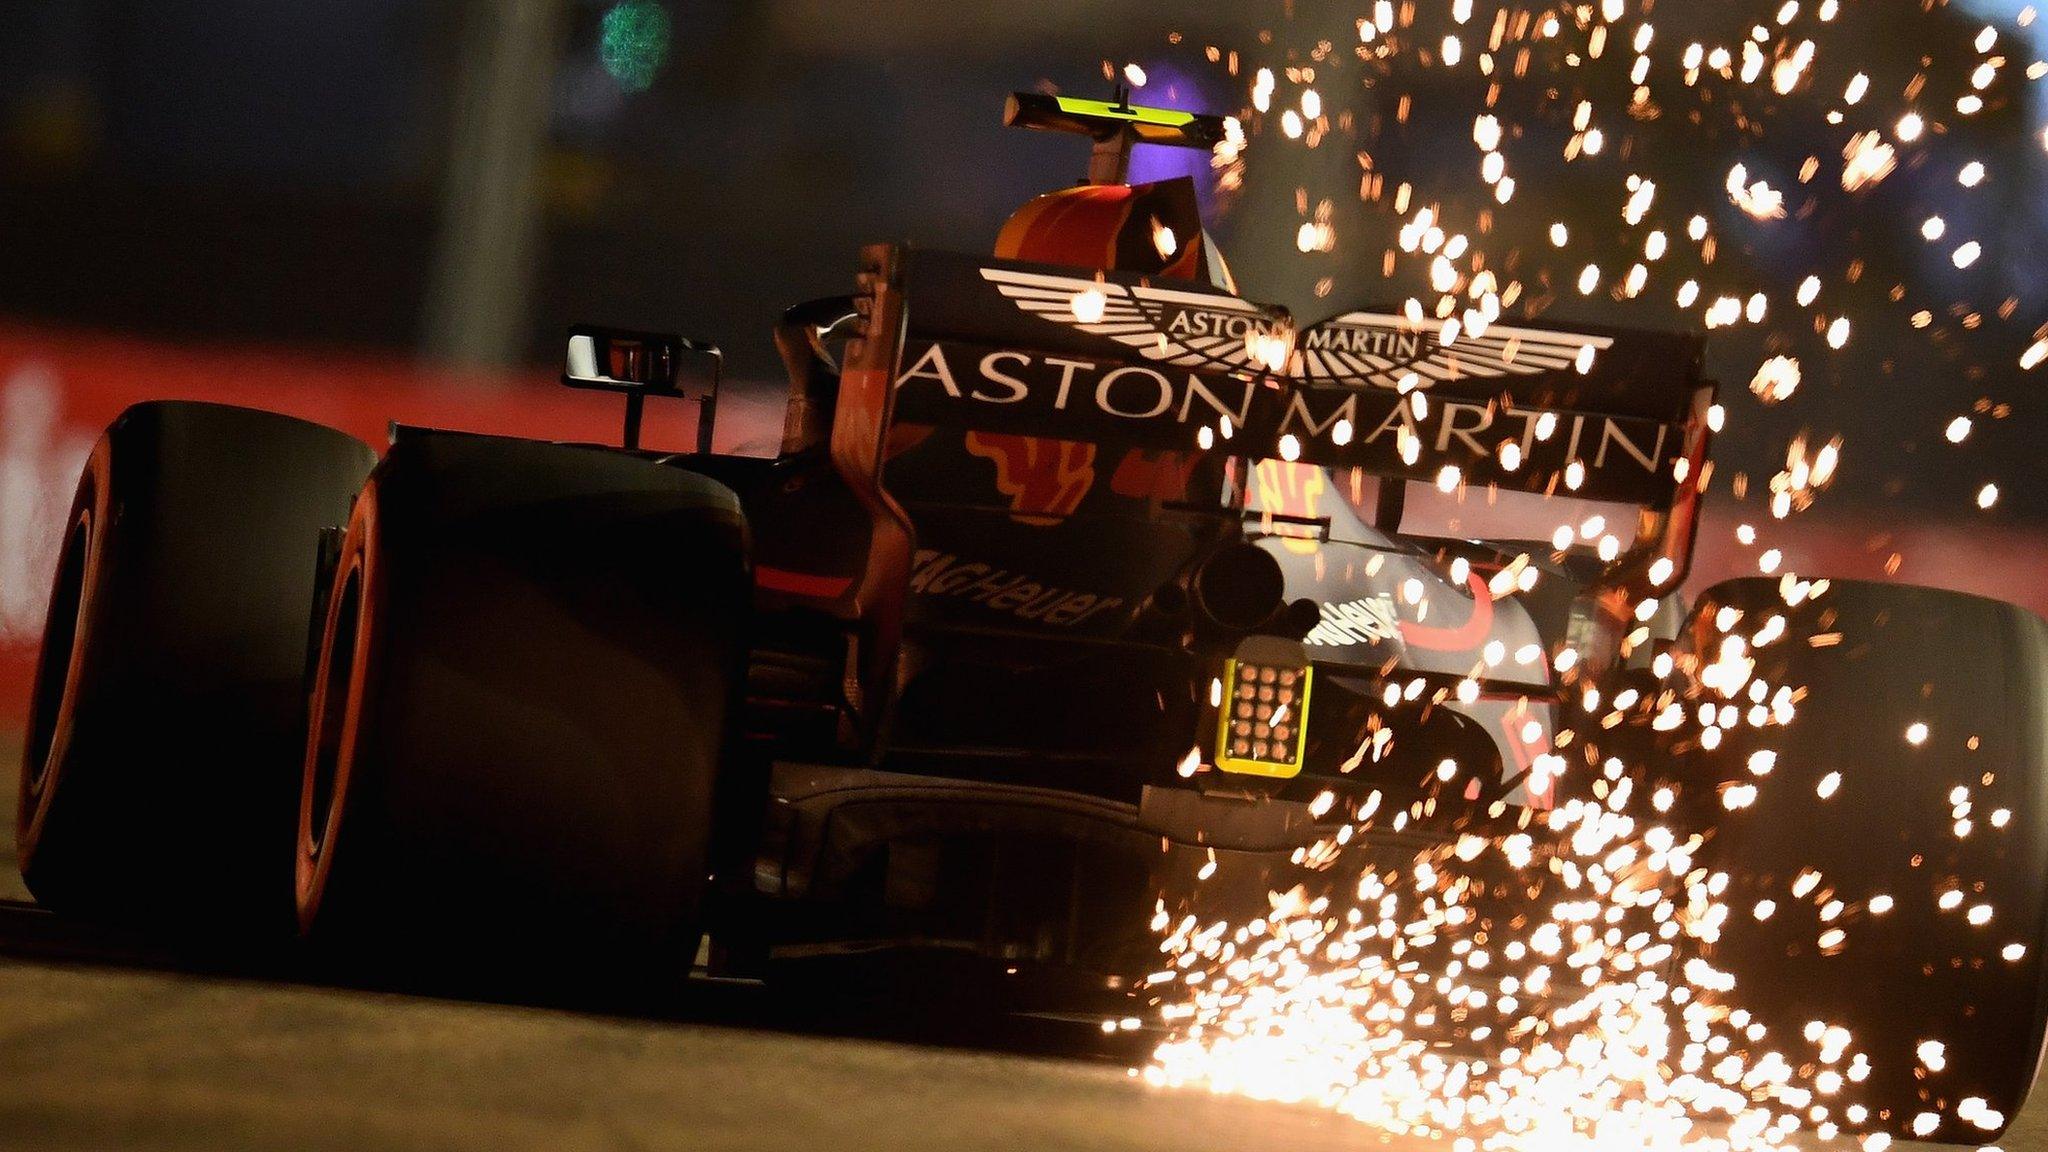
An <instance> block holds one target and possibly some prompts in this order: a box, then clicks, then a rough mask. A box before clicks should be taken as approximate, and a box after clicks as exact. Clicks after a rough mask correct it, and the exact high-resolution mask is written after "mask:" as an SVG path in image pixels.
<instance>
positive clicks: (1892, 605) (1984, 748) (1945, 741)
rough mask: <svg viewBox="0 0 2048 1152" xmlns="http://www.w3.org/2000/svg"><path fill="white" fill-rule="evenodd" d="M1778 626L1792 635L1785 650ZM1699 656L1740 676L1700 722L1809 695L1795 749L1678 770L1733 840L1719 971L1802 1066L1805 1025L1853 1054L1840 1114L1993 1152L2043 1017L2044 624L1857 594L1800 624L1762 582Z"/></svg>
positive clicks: (1713, 611)
mask: <svg viewBox="0 0 2048 1152" xmlns="http://www.w3.org/2000/svg"><path fill="white" fill-rule="evenodd" d="M1724 613H1725V615H1724ZM1738 613H1739V617H1738V615H1737V614H1738ZM1717 617H1721V618H1722V619H1723V620H1725V621H1728V624H1727V631H1726V632H1725V633H1724V632H1723V630H1722V628H1721V627H1719V626H1717V625H1716V623H1715V621H1716V618H1717ZM1774 617H1783V618H1784V622H1785V625H1786V626H1785V627H1784V628H1783V629H1782V634H1781V635H1779V636H1778V638H1776V639H1769V637H1770V636H1771V635H1772V634H1773V633H1777V632H1779V629H1778V628H1777V627H1776V626H1775V625H1773V624H1772V623H1771V621H1772V619H1773V618H1774ZM1760 633H1761V634H1763V635H1764V636H1765V637H1766V640H1765V642H1764V643H1762V644H1754V643H1749V644H1747V645H1745V646H1733V647H1730V648H1728V649H1727V650H1726V651H1725V652H1724V645H1725V644H1727V641H1726V639H1725V637H1726V636H1731V635H1732V636H1735V637H1740V638H1743V639H1744V640H1745V641H1753V640H1754V638H1755V637H1756V636H1757V635H1758V634H1760ZM1687 642H1688V644H1689V647H1690V648H1691V650H1692V652H1694V653H1695V654H1697V655H1698V656H1699V657H1700V658H1702V659H1705V660H1710V661H1711V660H1715V659H1716V658H1717V657H1725V658H1724V659H1722V661H1721V663H1722V669H1721V675H1720V677H1719V678H1718V684H1719V687H1718V688H1715V689H1708V690H1707V691H1706V694H1705V695H1704V696H1703V699H1704V700H1708V701H1712V702H1713V703H1715V704H1716V705H1719V704H1721V703H1722V702H1724V701H1725V700H1728V699H1732V700H1733V702H1734V704H1735V706H1736V709H1737V711H1739V712H1742V713H1744V714H1747V713H1748V711H1749V710H1751V709H1752V708H1760V707H1761V708H1767V707H1769V706H1771V705H1773V704H1775V703H1777V701H1778V695H1777V694H1778V692H1779V690H1780V689H1781V688H1782V689H1784V690H1786V691H1787V692H1788V696H1787V699H1788V700H1790V699H1791V695H1790V694H1792V693H1797V694H1798V698H1797V700H1796V714H1795V715H1794V716H1793V717H1792V718H1791V721H1790V723H1789V724H1787V725H1785V726H1782V727H1780V726H1777V725H1775V724H1774V725H1771V726H1768V727H1762V728H1756V727H1752V726H1751V725H1750V724H1749V723H1748V722H1747V721H1743V722H1739V723H1737V724H1736V725H1734V726H1731V727H1729V728H1727V729H1726V738H1725V739H1724V740H1723V741H1722V742H1721V743H1720V744H1719V746H1718V747H1716V748H1714V749H1711V750H1702V749H1700V748H1698V747H1691V748H1681V749H1679V750H1678V755H1677V757H1676V759H1675V765H1676V766H1677V768H1678V769H1679V771H1680V773H1681V775H1682V780H1681V781H1680V783H1681V787H1682V790H1683V791H1684V792H1685V793H1686V794H1687V795H1688V796H1689V797H1690V799H1691V800H1692V801H1693V802H1694V803H1696V804H1699V805H1701V806H1702V807H1703V808H1704V809H1705V810H1706V811H1707V812H1711V813H1713V814H1714V818H1713V823H1714V824H1715V825H1717V827H1715V831H1714V834H1713V837H1712V838H1711V839H1710V840H1709V841H1708V843H1707V844H1706V846H1705V847H1704V848H1703V849H1702V850H1701V852H1700V854H1699V857H1698V861H1699V863H1700V864H1701V865H1702V866H1703V867H1705V868H1706V869H1708V870H1710V871H1712V870H1719V871H1725V872H1726V873H1728V876H1729V885H1728V888H1727V891H1726V893H1725V895H1724V896H1723V900H1724V902H1725V903H1726V905H1727V906H1728V907H1729V908H1730V909H1731V916H1730V918H1729V923H1728V925H1727V926H1726V928H1725V930H1724V931H1723V933H1722V936H1721V939H1720V940H1719V942H1718V943H1716V944H1715V945H1714V946H1713V947H1712V948H1711V949H1710V950H1709V959H1710V960H1711V961H1713V962H1714V963H1715V964H1716V965H1717V966H1718V967H1721V968H1723V969H1724V970H1727V971H1730V972H1732V973H1733V974H1734V975H1735V977H1736V981H1737V989H1736V993H1735V997H1734V998H1735V1001H1736V1002H1737V1003H1739V1004H1741V1005H1742V1006H1744V1007H1747V1008H1749V1009H1750V1010H1751V1011H1752V1013H1753V1014H1754V1015H1755V1016H1756V1017H1757V1019H1758V1020H1759V1021H1761V1022H1763V1023H1764V1024H1765V1025H1766V1027H1768V1028H1769V1030H1770V1035H1769V1036H1767V1037H1766V1038H1765V1041H1764V1045H1765V1046H1766V1047H1769V1048H1774V1049H1776V1050H1779V1051H1782V1052H1783V1053H1784V1054H1785V1055H1786V1058H1787V1059H1788V1060H1791V1061H1792V1063H1794V1064H1795V1065H1796V1064H1798V1063H1800V1061H1801V1059H1808V1058H1811V1056H1812V1053H1813V1051H1814V1049H1813V1046H1812V1045H1810V1044H1809V1043H1807V1042H1805V1041H1804V1040H1803V1039H1802V1031H1803V1030H1804V1029H1805V1028H1806V1027H1807V1026H1808V1023H1809V1022H1810V1021H1814V1020H1820V1021H1823V1022H1824V1023H1827V1024H1839V1025H1842V1026H1844V1027H1847V1028H1848V1029H1849V1030H1850V1032H1851V1033H1852V1034H1853V1036H1854V1045H1853V1050H1854V1051H1857V1052H1862V1053H1865V1054H1867V1056H1868V1058H1869V1061H1870V1065H1871V1067H1870V1074H1869V1076H1868V1078H1867V1079H1865V1080H1861V1081H1857V1082H1852V1083H1850V1084H1849V1085H1848V1086H1846V1087H1845V1088H1844V1089H1843V1091H1842V1093H1841V1095H1840V1096H1839V1097H1838V1098H1836V1099H1834V1100H1831V1101H1828V1102H1827V1103H1829V1104H1830V1105H1831V1106H1832V1107H1835V1108H1837V1109H1839V1108H1842V1107H1844V1106H1846V1105H1848V1104H1852V1103H1859V1102H1860V1103H1863V1104H1865V1105H1866V1106H1867V1107H1868V1108H1869V1109H1870V1111H1871V1113H1872V1115H1873V1120H1872V1125H1873V1126H1875V1127H1881V1128H1888V1129H1890V1130H1891V1131H1892V1132H1894V1133H1896V1134H1901V1135H1908V1134H1915V1133H1914V1131H1913V1127H1912V1125H1913V1122H1914V1120H1915V1118H1916V1117H1918V1116H1920V1115H1921V1114H1922V1113H1930V1114H1933V1115H1934V1116H1935V1117H1936V1123H1937V1124H1938V1127H1936V1128H1935V1129H1934V1130H1933V1131H1932V1132H1927V1131H1921V1132H1918V1133H1917V1135H1918V1136H1919V1137H1920V1138H1922V1139H1927V1138H1932V1139H1935V1140H1940V1141H1943V1142H1949V1143H1964V1142H1968V1143H1973V1144H1981V1143H1984V1142H1985V1141H1987V1140H1989V1139H1991V1138H1992V1137H1993V1136H1995V1135H1996V1134H1997V1130H1998V1129H1999V1128H2002V1127H2003V1126H2004V1123H2005V1122H2007V1121H2010V1120H2011V1119H2012V1117H2013V1116H2014V1115H2015V1114H2016V1113H2017V1112H2018V1110H2019V1105H2020V1102H2021V1101H2022V1100H2023V1099H2024V1098H2025V1097H2026V1094H2027V1090H2028V1088H2029V1086H2030V1085H2031V1084H2032V1082H2033V1079H2034V1072H2035V1065H2036V1061H2037V1059H2038V1057H2039V1054H2040V1052H2041V1049H2042V1038H2043V1023H2044V1015H2043V1005H2044V1003H2048V1000H2044V991H2048V982H2044V980H2048V968H2044V966H2043V964H2042V956H2043V952H2044V949H2048V775H2044V769H2048V623H2044V622H2043V621H2042V619H2041V618H2040V617H2038V616H2036V615H2034V614H2033V613H2031V612H2028V611H2026V610H2024V609H2021V608H2016V607H2014V606H2012V605H2010V604H2002V603H1999V602H1997V601H1994V600H1987V599H1983V598H1981V597H1976V596H1967V595H1963V594H1961V593H1955V592H1946V591H1939V590H1936V589H1931V588H1915V587H1910V586H1906V585H1890V584H1872V583H1865V582H1862V581H1834V582H1832V583H1831V586H1830V587H1828V588H1827V589H1826V590H1824V591H1823V592H1821V593H1820V594H1819V595H1818V596H1816V597H1814V598H1812V599H1809V600H1806V601H1804V602H1802V603H1800V604H1798V605H1796V606H1787V605H1786V603H1785V601H1784V598H1783V596H1782V594H1781V588H1780V584H1779V582H1778V581H1776V580H1763V579H1747V580H1734V581H1729V582H1727V583H1725V584H1719V585H1716V586H1714V587H1713V588H1710V589H1708V590H1707V591H1706V593H1704V594H1703V595H1702V597H1701V599H1700V603H1699V607H1698V608H1697V609H1696V610H1695V612H1694V615H1693V618H1692V623H1691V626H1690V627H1689V629H1688V636H1687ZM1745 660H1753V661H1754V666H1753V668H1749V667H1748V666H1746V665H1745V664H1744V663H1743V661H1745ZM1730 669H1735V670H1737V671H1735V672H1731V671H1730ZM1757 682H1761V683H1762V684H1763V685H1764V687H1763V688H1762V689H1754V688H1752V685H1753V684H1756V683H1757ZM1731 692H1732V696H1731V695H1730V693H1731ZM1752 692H1754V693H1755V695H1752ZM1759 700H1761V703H1758V701H1759ZM1763 750H1768V751H1769V753H1770V754H1771V755H1770V756H1769V757H1767V758H1765V759H1764V760H1762V761H1759V762H1758V763H1757V764H1755V765H1754V766H1752V762H1751V760H1750V757H1751V756H1752V755H1753V754H1755V753H1757V752H1759V751H1763ZM1757 768H1761V769H1764V774H1761V775H1759V774H1758V772H1757V771H1756V769H1757ZM1735 784H1740V785H1745V786H1753V787H1755V788H1756V789H1757V795H1756V799H1755V802H1754V803H1753V804H1751V805H1748V806H1746V807H1740V808H1738V809H1737V810H1735V811H1723V810H1722V805H1721V803H1720V802H1719V800H1718V798H1717V791H1718V790H1719V789H1721V788H1723V787H1725V786H1727V785H1735ZM1949 893H1955V895H1952V896H1951V895H1947V894H1949ZM1878 897H1884V898H1885V899H1883V900H1878V899H1877V898H1878ZM1944 897H1946V901H1947V902H1946V903H1945V902H1944ZM1766 900H1768V901H1771V902H1773V903H1774V904H1775V906H1776V910H1775V912H1774V913H1773V914H1771V915H1770V916H1769V918H1768V919H1760V918H1758V917H1757V916H1756V915H1754V913H1753V909H1755V908H1756V907H1757V905H1758V904H1759V902H1761V901H1766ZM1973 909H1982V910H1983V911H1981V912H1975V913H1973ZM1973 915H1974V916H1976V917H1979V918H1975V919H1973ZM1929 1040H1934V1041H1940V1042H1942V1043H1944V1044H1945V1045H1946V1055H1945V1059H1943V1060H1940V1061H1936V1062H1934V1063H1936V1064H1938V1065H1939V1066H1938V1067H1923V1063H1924V1062H1923V1059H1922V1058H1921V1056H1920V1055H1919V1053H1918V1047H1919V1045H1920V1044H1921V1043H1922V1042H1924V1041H1929ZM1972 1099H1974V1100H1976V1101H1977V1102H1978V1104H1981V1105H1983V1108H1982V1109H1979V1108H1978V1107H1976V1106H1975V1105H1968V1104H1965V1101H1969V1100H1972ZM1994 1114H1995V1115H1994ZM1973 1118H1974V1119H1973Z"/></svg>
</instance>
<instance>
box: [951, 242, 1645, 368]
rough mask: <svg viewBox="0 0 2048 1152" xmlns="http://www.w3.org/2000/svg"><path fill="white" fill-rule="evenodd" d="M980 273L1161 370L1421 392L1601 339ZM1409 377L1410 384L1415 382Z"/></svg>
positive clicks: (1584, 352)
mask: <svg viewBox="0 0 2048 1152" xmlns="http://www.w3.org/2000/svg"><path fill="white" fill-rule="evenodd" d="M981 275H982V277H983V278H984V279H986V280H987V281H988V282H989V283H991V284H993V285H995V287H996V289H997V290H998V291H1000V292H1001V293H1002V294H1003V295H1004V296H1005V297H1006V298H1008V299H1009V300H1010V301H1011V302H1012V303H1014V304H1016V305H1017V307H1018V308H1020V309H1022V310H1023V311H1024V312H1026V313H1029V314H1030V315H1033V316H1037V317H1039V318H1040V319H1043V320H1049V321H1052V322H1053V323H1057V324H1064V325H1066V326H1068V327H1070V328H1074V329H1077V330H1079V331H1082V332H1086V333H1088V334H1090V335H1093V336H1102V337H1106V338H1108V339H1110V340H1114V341H1116V342H1117V343H1119V344H1122V345H1124V346H1126V347H1128V348H1131V349H1134V350H1135V351H1136V352H1137V353H1138V354H1139V355H1141V356H1143V357H1144V358H1145V359H1147V360H1151V361H1154V362H1156V363H1162V364H1170V365H1175V366H1180V367H1189V368H1209V369H1211V370H1220V371H1229V372H1263V371H1269V370H1270V369H1269V368H1268V367H1267V364H1279V363H1282V362H1283V357H1282V356H1275V355H1272V352H1273V345H1274V342H1275V341H1289V342H1291V345H1292V347H1291V350H1287V351H1286V352H1285V355H1284V363H1285V365H1286V370H1285V372H1281V373H1274V374H1275V375H1285V376H1289V377H1291V378H1293V379H1295V380H1298V381H1300V382H1302V383H1305V384H1327V385H1342V386H1348V387H1353V388H1358V387H1370V388H1387V389H1401V388H1403V387H1404V385H1405V386H1407V387H1423V388H1428V387H1430V386H1432V385H1435V384H1439V383H1445V382H1448V381H1453V380H1464V379H1493V378H1497V377H1501V376H1534V375H1538V374H1540V373H1544V372H1557V371H1561V370H1564V369H1568V368H1572V367H1575V366H1576V367H1578V368H1581V369H1584V368H1586V367H1588V366H1589V363H1590V357H1592V356H1594V355H1596V354H1598V353H1599V352H1601V351H1604V350H1605V349H1607V348H1608V347H1610V346H1611V345H1612V344H1613V343H1614V340H1613V338H1612V337H1608V336H1594V335H1590V334H1584V333H1573V332H1551V331H1545V330H1542V329H1538V328H1519V327H1513V326H1509V325H1500V324H1496V325H1491V326H1489V327H1487V328H1486V329H1485V330H1484V331H1483V332H1481V333H1480V334H1479V335H1476V336H1472V335H1466V336H1461V337H1459V338H1458V339H1456V340H1454V341H1453V342H1452V343H1451V344H1449V345H1445V344H1443V343H1441V342H1440V339H1439V337H1440V334H1441V331H1442V330H1441V328H1440V327H1439V326H1437V325H1434V324H1425V325H1417V324H1415V323H1413V322H1411V321H1410V320H1409V319H1408V318H1407V317H1405V316H1400V315H1389V314H1384V313H1375V312H1346V313H1344V314H1343V315H1341V316H1336V317H1332V318H1331V319H1329V320H1325V321H1323V322H1322V323H1320V324H1317V325H1315V326H1314V327H1312V328H1309V329H1306V330H1305V331H1302V332H1301V333H1299V335H1298V336H1296V335H1294V333H1293V325H1292V322H1291V320H1290V319H1289V318H1288V316H1287V315H1286V313H1285V312H1283V311H1278V310H1267V309H1263V308H1260V307H1259V306H1258V305H1256V304H1252V303H1249V302H1247V301H1244V300H1239V299H1237V298H1236V297H1234V296H1224V295H1219V294H1214V293H1204V292H1184V291H1178V290H1175V289H1171V288H1160V287H1154V286H1144V287H1139V286H1133V285H1126V284H1116V283H1109V282H1104V281H1098V280H1094V279H1090V278H1087V277H1081V276H1055V275H1047V274H1045V273H1039V272H1017V271H1012V270H1010V269H1007V268H982V269H981ZM1411 375H1412V376H1413V377H1414V381H1413V382H1412V383H1408V380H1409V377H1410V376H1411Z"/></svg>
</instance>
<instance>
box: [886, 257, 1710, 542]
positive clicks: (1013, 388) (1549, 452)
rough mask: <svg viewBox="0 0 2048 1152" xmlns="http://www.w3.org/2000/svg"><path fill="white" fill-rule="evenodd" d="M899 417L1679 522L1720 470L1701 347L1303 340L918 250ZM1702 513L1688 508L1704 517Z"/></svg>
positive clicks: (1219, 310) (1271, 326)
mask: <svg viewBox="0 0 2048 1152" xmlns="http://www.w3.org/2000/svg"><path fill="white" fill-rule="evenodd" d="M901 292H902V299H903V301H904V307H905V311H906V318H905V322H904V326H903V328H902V330H901V340H902V346H901V349H900V353H899V354H898V356H897V358H896V360H897V367H896V370H895V376H894V386H893V392H894V404H893V408H894V411H893V420H894V421H895V422H898V423H915V424H928V425H936V426H946V427H964V428H975V429H981V430H985V431H999V432H1004V433H1009V434H1014V435H1022V436H1041V437H1048V438H1054V439H1064V440H1082V441H1091V442H1096V443H1109V444H1117V445H1123V446H1128V447H1141V448H1152V449H1162V450H1165V449H1180V450H1191V449H1197V448H1201V449H1210V450H1216V451H1223V452H1227V453H1230V454H1232V455H1243V456H1251V457H1269V458H1280V459H1289V460H1301V461H1304V462H1307V463H1312V464H1319V465H1323V466H1326V467H1332V468H1361V469H1364V470H1366V471H1368V472H1372V473H1375V474H1377V475H1380V476H1385V477H1390V478H1396V479H1407V480H1422V481H1438V480H1440V479H1441V478H1442V477H1443V476H1444V475H1445V470H1446V469H1456V476H1457V478H1459V479H1462V480H1465V481H1469V482H1472V483H1478V484H1497V485H1500V486H1501V487H1504V488H1512V489H1518V490H1523V491H1532V492H1540V493H1556V494H1569V495H1573V496H1578V497H1583V498H1586V499H1594V500H1610V501H1619V502H1627V503H1633V504H1637V505H1639V506H1642V507H1644V508H1646V509H1651V510H1665V509H1671V508H1673V507H1674V505H1689V504H1690V502H1691V497H1692V495H1693V494H1694V493H1695V492H1696V486H1697V483H1698V479H1699V473H1700V466H1701V465H1702V464H1703V463H1704V462H1705V449H1706V438H1707V427H1706V410H1707V406H1708V404H1709V403H1711V399H1712V389H1711V386H1709V385H1706V384H1704V383H1702V381H1701V378H1700V371H1701V359H1702V353H1703V341H1702V339H1701V338H1700V337H1698V336H1696V335H1689V334H1673V333H1657V332H1634V331H1620V330H1611V329H1596V328H1590V327H1578V326H1574V327H1572V328H1571V329H1563V328H1551V327H1531V326H1520V325H1504V324H1503V325H1493V326H1490V327H1488V328H1486V329H1485V330H1484V331H1482V332H1480V333H1479V334H1477V335H1469V334H1467V335H1457V334H1451V335H1450V340H1449V342H1448V343H1446V342H1445V338H1446V333H1445V331H1444V326H1443V325H1442V324H1439V323H1428V324H1423V325H1417V324H1414V323H1411V322H1410V321H1408V320H1407V319H1406V318H1405V317H1402V316H1400V315H1398V314H1393V313H1383V312H1370V311H1359V312H1347V313H1344V314H1341V315H1338V316H1335V317H1332V318H1331V319H1328V320H1325V321H1322V322H1321V323H1318V324H1314V325H1311V326H1309V327H1306V328H1302V329H1299V330H1297V328H1296V326H1295V324H1294V323H1293V320H1292V318H1291V317H1290V316H1288V314H1287V313H1286V312H1285V310H1283V309H1278V308H1273V307H1268V306H1264V305H1260V304H1256V303H1253V302H1251V301H1247V300H1244V299H1241V298H1239V297H1236V296H1233V295H1231V294H1229V293H1227V292H1222V291H1219V290H1216V289H1212V288H1208V287H1206V286H1203V285H1200V284H1193V283H1183V282H1174V283H1173V285H1172V286H1171V287H1168V286H1165V285H1162V284H1149V283H1146V282H1144V281H1142V280H1140V279H1137V278H1132V277H1127V276H1119V275H1117V274H1114V273H1103V274H1098V275H1095V276H1092V277H1091V276H1087V275H1077V274H1076V273H1075V272H1074V270H1073V269H1070V268H1058V267H1052V266H1044V265H1032V264H1022V263H1016V262H1011V261H1002V260H989V259H983V258H976V257H969V256H962V255H956V254H951V253H943V252H910V253H905V254H904V255H903V259H902V263H901ZM1688 510H1689V509H1688Z"/></svg>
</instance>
